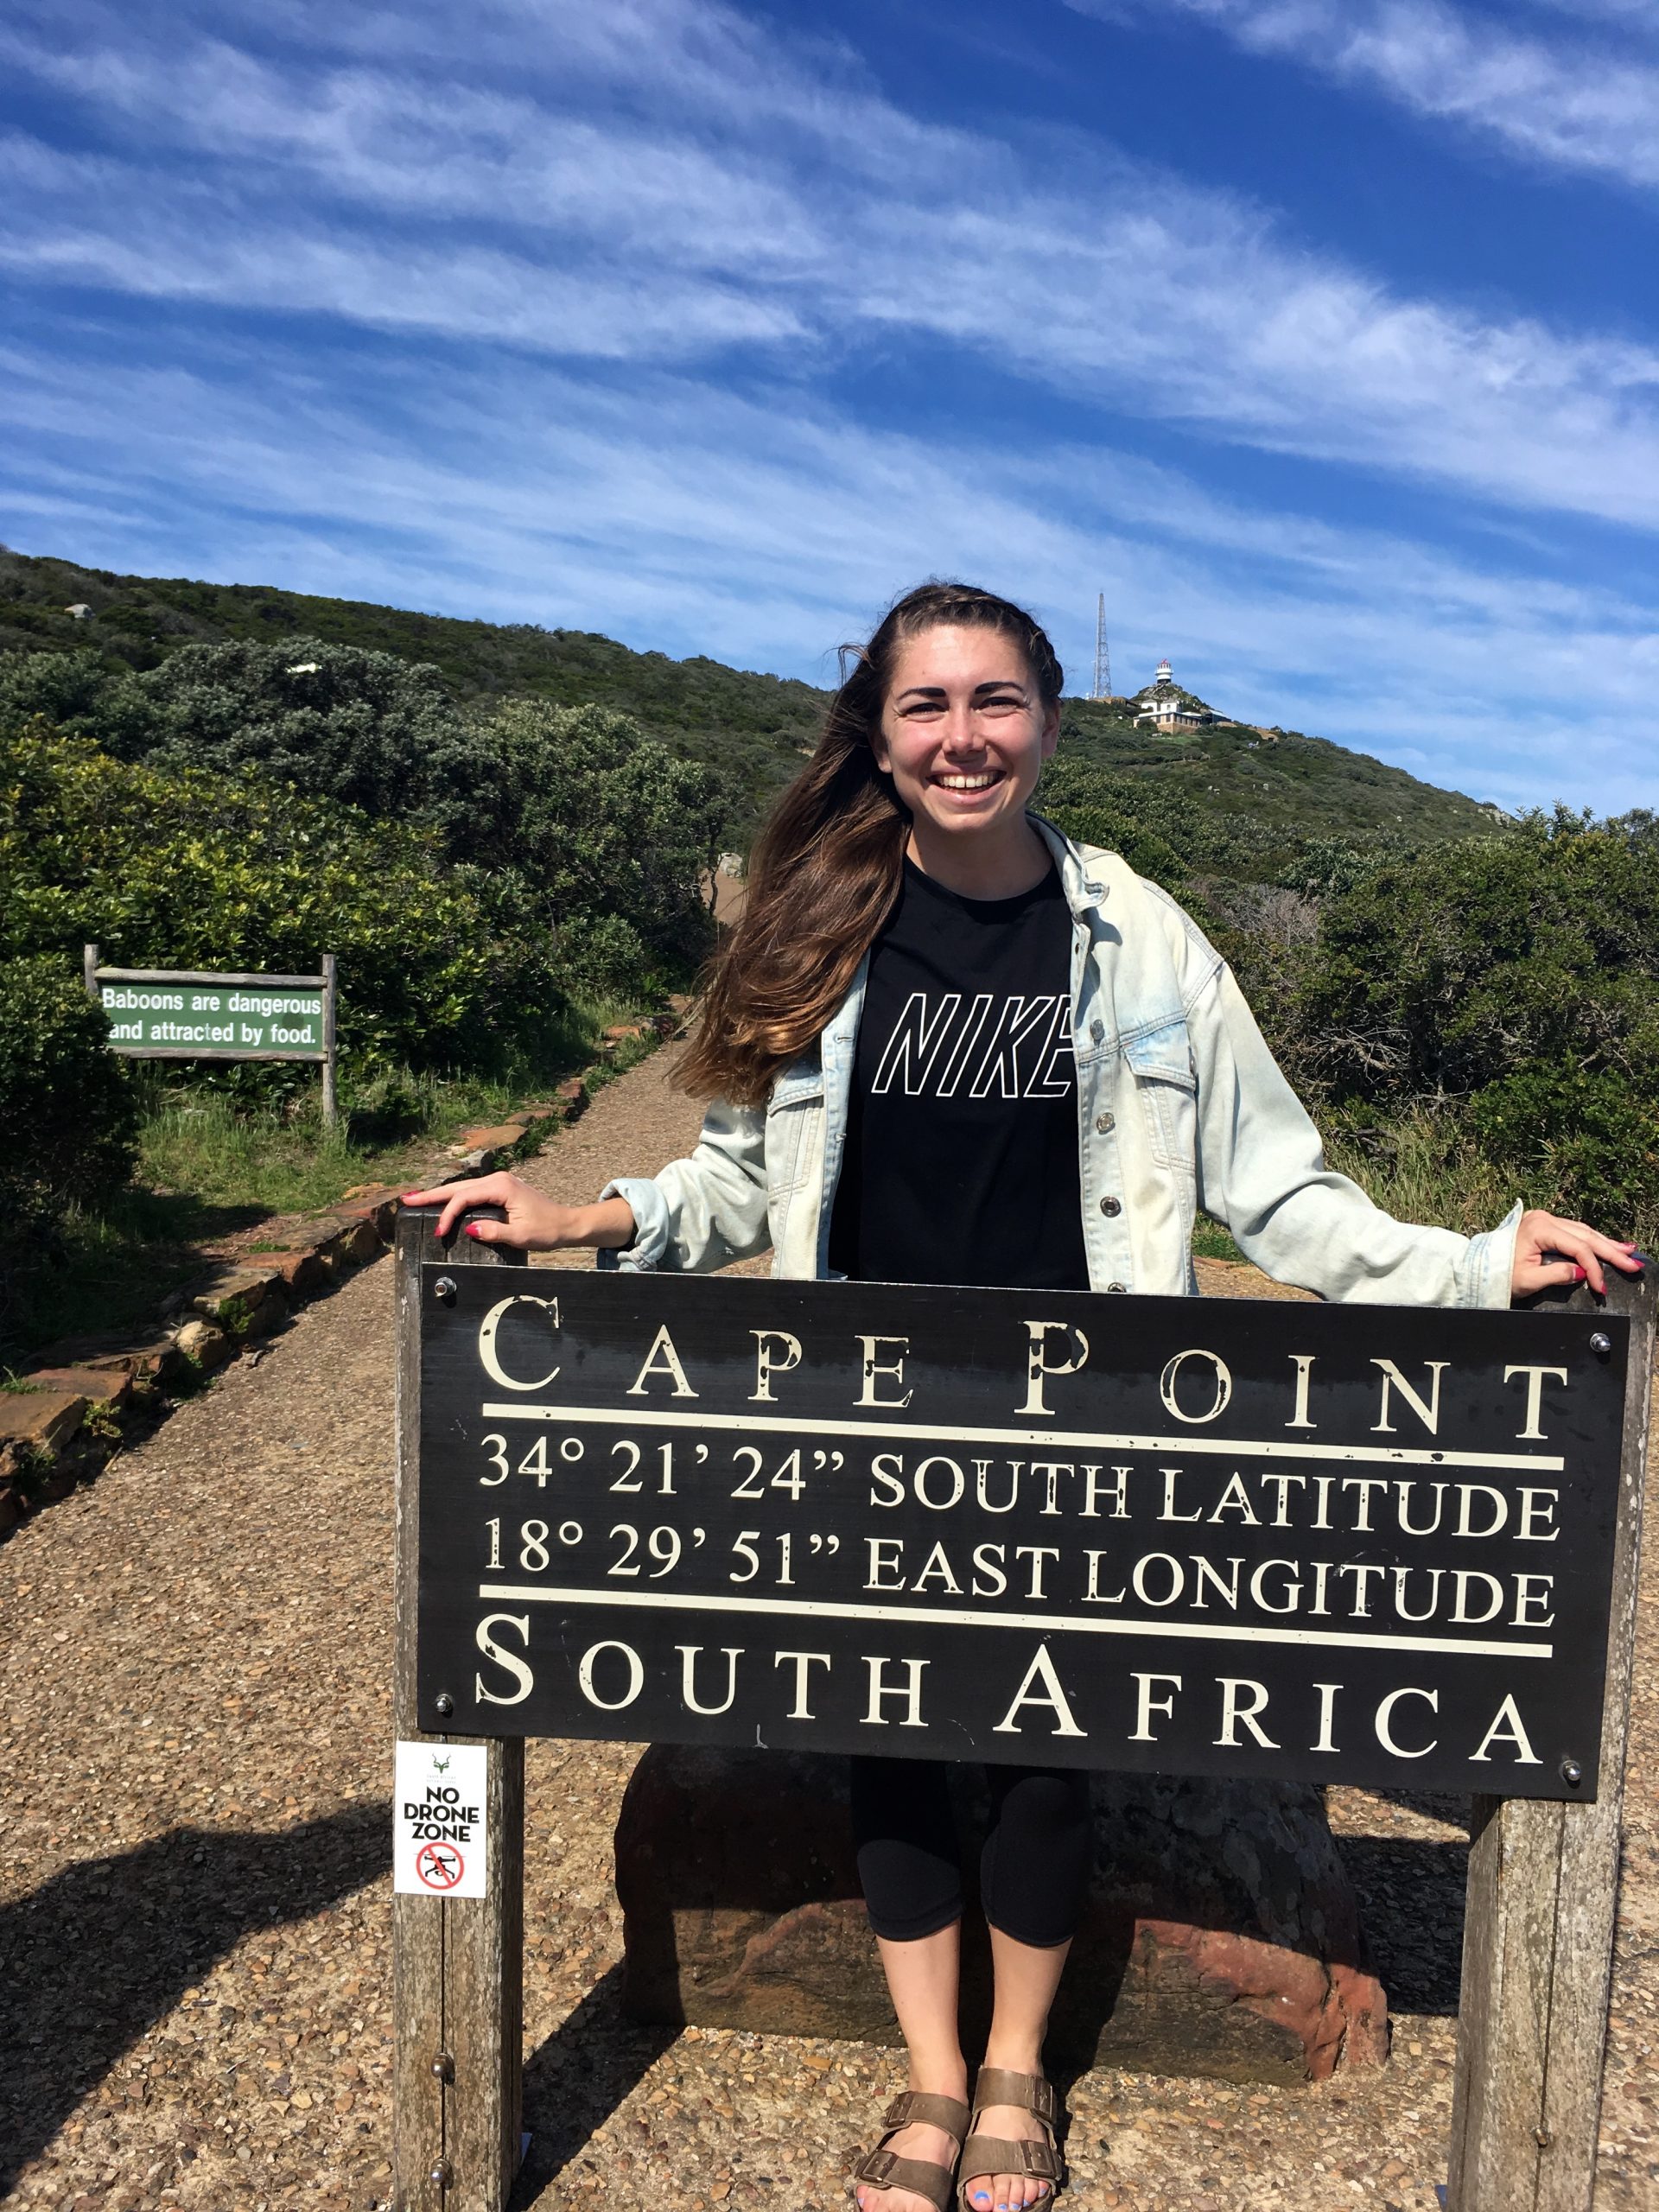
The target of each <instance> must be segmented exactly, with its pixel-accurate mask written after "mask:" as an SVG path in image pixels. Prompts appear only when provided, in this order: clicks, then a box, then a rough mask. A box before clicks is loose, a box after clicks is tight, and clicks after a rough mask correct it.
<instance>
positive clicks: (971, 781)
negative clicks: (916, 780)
mask: <svg viewBox="0 0 1659 2212" xmlns="http://www.w3.org/2000/svg"><path fill="white" fill-rule="evenodd" d="M933 780H934V782H935V783H938V784H943V785H944V788H945V790H946V791H988V790H989V789H990V787H991V785H993V784H995V783H1000V782H1001V778H1000V777H999V776H995V775H993V774H992V773H991V772H990V771H989V770H986V771H985V772H983V773H982V774H981V775H977V776H936V777H935V778H934V779H933Z"/></svg>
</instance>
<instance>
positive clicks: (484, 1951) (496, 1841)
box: [391, 1208, 525, 2212]
mask: <svg viewBox="0 0 1659 2212" xmlns="http://www.w3.org/2000/svg"><path fill="white" fill-rule="evenodd" d="M486 1211H487V1210H486ZM489 1217H490V1218H493V1219H499V1218H500V1216H499V1212H490V1213H489ZM436 1218H437V1217H436V1215H435V1213H432V1212H416V1211H410V1210H409V1209H407V1208H406V1209H405V1210H404V1211H403V1212H402V1213H401V1214H400V1215H399V1216H398V1219H397V1262H396V1265H397V1283H396V1287H395V1293H394V1295H395V1297H396V1300H397V1500H396V1507H397V1539H396V1541H397V1563H396V1569H395V1581H394V1595H393V1618H394V1623H395V1629H394V1633H395V1637H396V1653H397V1656H396V1662H395V1663H396V1669H397V1673H396V1678H395V1682H394V1688H393V1693H392V1726H393V1728H394V1730H395V1731H396V1733H397V1739H398V1741H399V1742H400V1743H407V1742H410V1741H412V1740H415V1739H416V1738H420V1737H422V1736H423V1735H425V1734H435V1735H436V1737H437V1739H438V1740H439V1741H440V1742H442V1743H445V1744H448V1743H451V1742H457V1743H459V1742H467V1741H470V1742H476V1741H477V1740H478V1739H477V1738H465V1737H461V1736H452V1735H450V1734H449V1733H448V1732H444V1731H443V1730H442V1721H443V1719H445V1718H447V1716H445V1715H442V1714H436V1713H435V1714H433V1715H431V1716H430V1718H431V1719H434V1720H435V1721H437V1722H438V1724H439V1726H438V1728H437V1729H436V1730H427V1729H423V1726H422V1721H421V1716H420V1713H419V1711H418V1707H417V1704H416V1600H417V1593H418V1591H419V1586H420V1560H421V1484H420V1440H421V1336H422V1331H421V1320H422V1315H421V1310H420V1308H421V1300H422V1297H423V1280H422V1267H423V1262H434V1261H435V1262H442V1268H443V1274H442V1275H441V1276H440V1277H439V1278H438V1279H437V1281H436V1282H435V1284H431V1287H429V1288H428V1289H427V1290H426V1292H425V1295H427V1296H429V1297H434V1298H442V1296H444V1295H445V1294H444V1292H443V1288H442V1286H443V1284H444V1283H445V1282H446V1281H449V1280H450V1276H449V1271H450V1270H451V1269H454V1270H455V1271H456V1273H457V1274H459V1273H460V1272H461V1271H462V1270H464V1269H466V1268H479V1267H482V1268H489V1269H491V1270H492V1271H493V1270H494V1269H496V1268H499V1267H501V1266H503V1265H505V1266H506V1267H508V1268H512V1270H513V1272H514V1274H517V1271H518V1269H519V1268H523V1267H524V1265H525V1262H524V1255H523V1254H522V1253H513V1252H505V1251H496V1250H494V1249H493V1248H492V1247H491V1246H489V1245H487V1244H480V1243H474V1240H473V1239H472V1238H471V1237H469V1236H456V1237H454V1238H453V1239H452V1240H451V1243H450V1246H449V1247H448V1248H446V1247H444V1246H442V1245H440V1244H439V1243H438V1241H437V1239H436V1237H435V1236H434V1235H433V1229H434V1226H435V1222H436ZM469 1218H475V1216H469ZM428 1280H429V1282H430V1278H429V1279H428ZM486 1759H487V1770H486V1771H487V1779H486V1802H485V1808H484V1809H485V1819H486V1836H487V1846H488V1852H489V1875H490V1880H489V1889H488V1891H487V1893H486V1895H485V1896H484V1897H406V1896H399V1897H393V1899H392V1916H391V1958H392V2018H393V2022H394V2034H395V2037H396V2047H395V2052H394V2056H393V2078H392V2202H393V2204H394V2206H395V2208H396V2212H503V2208H504V2207H505V2203H506V2201H507V2196H508V2194H509V2192H510V2190H512V2182H513V2177H514V2175H515V2174H516V2173H517V2172H518V2154H519V2142H520V2133H519V2126H520V2111H521V2094H520V2092H521V2082H522V2077H523V2066H524V2052H523V2043H524V2024H523V2022H524V1995H523V1990H524V1738H522V1737H517V1738H514V1737H505V1738H503V1737H497V1738H494V1739H493V1740H492V1741H491V1742H490V1743H489V1744H488V1745H486Z"/></svg>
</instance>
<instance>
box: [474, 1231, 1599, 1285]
mask: <svg viewBox="0 0 1659 2212" xmlns="http://www.w3.org/2000/svg"><path fill="white" fill-rule="evenodd" d="M477 1234H478V1224H477V1223H476V1222H475V1221H469V1222H468V1223H467V1235H468V1236H477ZM1579 1273H1580V1274H1583V1273H1584V1269H1583V1268H1580V1269H1579Z"/></svg>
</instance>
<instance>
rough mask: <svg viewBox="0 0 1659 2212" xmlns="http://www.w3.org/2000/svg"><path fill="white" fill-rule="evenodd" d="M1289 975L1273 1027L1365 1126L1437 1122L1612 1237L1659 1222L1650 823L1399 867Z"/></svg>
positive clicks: (1376, 878) (1533, 1197) (1323, 930)
mask: <svg viewBox="0 0 1659 2212" xmlns="http://www.w3.org/2000/svg"><path fill="white" fill-rule="evenodd" d="M1277 972H1278V976H1279V979H1280V982H1281V988H1279V989H1277V990H1275V991H1273V992H1269V993H1266V994H1263V995H1260V996H1259V997H1258V1000H1257V1012H1258V1014H1260V1015H1261V1017H1262V1021H1263V1026H1264V1027H1265V1028H1266V1029H1267V1030H1268V1034H1269V1037H1270V1039H1271V1041H1272V1042H1273V1044H1274V1047H1275V1049H1276V1050H1277V1052H1279V1054H1280V1057H1281V1060H1282V1062H1283V1063H1284V1065H1285V1067H1286V1070H1287V1073H1288V1074H1289V1075H1290V1076H1291V1078H1292V1080H1293V1081H1294V1082H1295V1083H1296V1084H1298V1086H1299V1088H1300V1089H1301V1090H1302V1091H1303V1092H1304V1095H1309V1094H1312V1095H1313V1096H1316V1097H1318V1098H1319V1099H1321V1100H1323V1102H1325V1103H1326V1104H1327V1105H1328V1106H1329V1107H1330V1108H1332V1109H1334V1110H1335V1112H1336V1113H1337V1115H1338V1116H1339V1117H1340V1118H1341V1119H1342V1121H1343V1122H1344V1125H1345V1126H1347V1127H1349V1128H1353V1129H1361V1128H1363V1127H1365V1126H1366V1125H1367V1123H1368V1122H1369V1123H1370V1124H1373V1125H1377V1126H1380V1125H1383V1124H1385V1123H1388V1122H1393V1121H1397V1120H1398V1119H1399V1117H1401V1116H1403V1115H1406V1114H1408V1113H1409V1112H1411V1111H1414V1110H1416V1109H1421V1108H1425V1107H1432V1108H1433V1109H1434V1110H1435V1111H1436V1112H1437V1113H1439V1114H1440V1115H1441V1116H1444V1117H1449V1120H1450V1122H1452V1124H1453V1125H1455V1127H1456V1128H1457V1129H1458V1130H1459V1132H1461V1134H1462V1135H1463V1136H1464V1137H1465V1138H1466V1139H1467V1140H1468V1141H1471V1143H1472V1144H1474V1145H1475V1146H1477V1147H1479V1149H1480V1150H1481V1152H1482V1153H1483V1154H1484V1157H1485V1158H1486V1160H1488V1161H1489V1162H1490V1163H1491V1166H1493V1167H1494V1168H1495V1169H1498V1170H1501V1171H1502V1172H1503V1173H1504V1175H1505V1176H1506V1177H1508V1178H1509V1179H1510V1181H1511V1183H1512V1184H1513V1185H1518V1186H1519V1189H1520V1191H1521V1192H1522V1193H1523V1194H1524V1195H1525V1196H1526V1197H1527V1198H1528V1199H1529V1202H1530V1203H1533V1204H1537V1205H1548V1206H1549V1207H1550V1208H1552V1210H1554V1211H1565V1212H1568V1213H1573V1214H1584V1215H1586V1216H1587V1217H1591V1218H1593V1219H1597V1220H1598V1221H1599V1222H1600V1223H1601V1224H1605V1226H1607V1227H1608V1228H1609V1229H1610V1230H1626V1231H1630V1230H1634V1229H1635V1228H1636V1227H1637V1226H1641V1225H1644V1224H1652V1223H1654V1222H1655V1221H1656V1219H1659V838H1656V835H1655V828H1654V825H1653V823H1652V821H1651V818H1650V817H1639V816H1638V817H1628V818H1627V819H1625V820H1624V821H1622V822H1611V823H1599V824H1598V823H1592V822H1591V821H1590V820H1589V818H1588V817H1581V816H1578V815H1573V814H1571V813H1568V812H1566V811H1565V810H1557V812H1556V813H1555V814H1554V816H1553V817H1544V816H1535V817H1531V818H1530V819H1529V820H1528V821H1526V822H1525V823H1522V825H1521V827H1520V829H1518V831H1516V833H1515V834H1512V835H1510V836H1503V837H1492V838H1471V839H1468V840H1465V841H1463V842H1459V843H1456V844H1452V845H1444V846H1438V847H1434V848H1433V849H1430V850H1429V851H1427V852H1426V853H1424V854H1422V855H1419V856H1418V857H1417V858H1415V859H1414V860H1410V861H1401V862H1395V863H1389V862H1385V863H1383V865H1381V866H1378V867H1376V868H1372V869H1370V871H1369V872H1367V873H1365V874H1362V875H1361V876H1360V878H1359V879H1358V880H1357V881H1356V882H1355V883H1354V884H1353V885H1352V887H1351V888H1350V889H1349V890H1347V891H1346V892H1345V893H1343V894H1342V895H1341V896H1339V897H1337V898H1334V899H1331V900H1330V901H1329V902H1328V903H1327V904H1326V906H1325V910H1324V912H1323V913H1322V915H1321V918H1320V921H1319V930H1318V933H1317V936H1316V937H1315V938H1314V940H1313V944H1312V945H1311V946H1309V947H1307V948H1305V949H1302V950H1300V951H1299V952H1297V953H1294V954H1290V955H1285V954H1281V957H1280V961H1279V964H1278V970H1277ZM1247 988H1249V985H1248V983H1247Z"/></svg>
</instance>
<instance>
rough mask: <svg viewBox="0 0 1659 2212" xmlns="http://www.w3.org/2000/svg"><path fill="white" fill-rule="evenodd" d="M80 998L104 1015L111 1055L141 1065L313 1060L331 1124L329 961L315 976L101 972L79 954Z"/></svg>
mask: <svg viewBox="0 0 1659 2212" xmlns="http://www.w3.org/2000/svg"><path fill="white" fill-rule="evenodd" d="M85 972H86V990H87V995H88V996H89V997H91V998H92V999H93V1000H95V1001H96V1002H97V1003H98V1004H99V1006H101V1007H103V1009H104V1011H105V1014H107V1015H108V1016H109V1021H110V1048H111V1051H112V1052H120V1053H123V1054H124V1055H126V1056H127V1057H128V1058H132V1059H145V1060H198V1059H206V1060H315V1061H316V1062H317V1063H318V1064H319V1065H321V1069H322V1099H323V1118H324V1120H325V1121H327V1122H333V1121H334V1014H335V1004H336V998H337V981H336V976H335V969H334V955H333V954H332V953H327V954H325V955H324V957H323V963H322V972H321V974H320V975H316V976H246V975H230V974H226V975H213V974H207V973H203V972H200V971H198V970H195V969H162V968H101V967H100V966H99V960H98V947H97V946H96V945H95V944H89V945H88V946H87V947H86V955H85Z"/></svg>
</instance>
